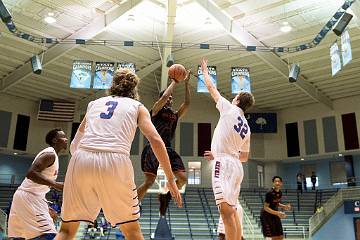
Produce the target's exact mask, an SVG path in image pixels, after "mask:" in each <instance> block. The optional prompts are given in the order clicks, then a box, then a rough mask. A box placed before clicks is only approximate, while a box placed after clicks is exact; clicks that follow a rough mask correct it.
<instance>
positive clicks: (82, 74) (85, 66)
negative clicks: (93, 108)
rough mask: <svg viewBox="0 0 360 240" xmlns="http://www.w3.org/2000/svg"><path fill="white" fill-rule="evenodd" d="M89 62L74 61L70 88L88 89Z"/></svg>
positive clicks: (89, 77)
mask: <svg viewBox="0 0 360 240" xmlns="http://www.w3.org/2000/svg"><path fill="white" fill-rule="evenodd" d="M91 67H92V62H91V61H82V60H75V61H74V62H73V67H72V73H71V79H70V88H90V84H91Z"/></svg>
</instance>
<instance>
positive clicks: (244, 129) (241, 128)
mask: <svg viewBox="0 0 360 240" xmlns="http://www.w3.org/2000/svg"><path fill="white" fill-rule="evenodd" d="M237 120H238V121H239V122H238V123H237V125H234V129H235V131H236V132H237V133H239V134H240V137H241V138H242V139H244V138H245V136H246V134H247V133H248V130H249V126H248V125H247V124H246V123H245V124H244V121H243V120H242V118H241V117H240V116H239V117H238V118H237Z"/></svg>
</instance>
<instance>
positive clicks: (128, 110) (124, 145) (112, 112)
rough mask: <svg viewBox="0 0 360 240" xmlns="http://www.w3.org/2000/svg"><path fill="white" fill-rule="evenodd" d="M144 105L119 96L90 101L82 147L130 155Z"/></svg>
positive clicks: (81, 142)
mask: <svg viewBox="0 0 360 240" xmlns="http://www.w3.org/2000/svg"><path fill="white" fill-rule="evenodd" d="M141 105H142V104H141V103H140V102H138V101H136V100H134V99H131V98H127V97H118V96H107V97H102V98H99V99H97V100H95V101H92V102H90V103H89V105H88V108H87V112H86V127H85V132H84V136H83V137H82V139H81V141H80V147H81V148H84V149H87V150H90V151H96V152H119V153H123V154H126V155H129V154H130V148H131V143H132V141H133V139H134V136H135V131H136V128H137V119H138V111H139V107H140V106H141Z"/></svg>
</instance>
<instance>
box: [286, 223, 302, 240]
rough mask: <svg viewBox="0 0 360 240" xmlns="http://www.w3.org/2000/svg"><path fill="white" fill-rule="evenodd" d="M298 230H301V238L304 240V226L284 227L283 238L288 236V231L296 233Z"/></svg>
mask: <svg viewBox="0 0 360 240" xmlns="http://www.w3.org/2000/svg"><path fill="white" fill-rule="evenodd" d="M299 229H301V233H302V238H303V239H306V230H305V226H286V227H284V233H285V236H286V235H287V234H288V232H289V230H290V231H298V230H299Z"/></svg>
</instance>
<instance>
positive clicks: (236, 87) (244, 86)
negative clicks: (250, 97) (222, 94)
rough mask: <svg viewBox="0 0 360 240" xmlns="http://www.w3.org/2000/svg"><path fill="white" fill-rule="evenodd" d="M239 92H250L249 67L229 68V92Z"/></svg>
mask: <svg viewBox="0 0 360 240" xmlns="http://www.w3.org/2000/svg"><path fill="white" fill-rule="evenodd" d="M239 92H249V93H251V82H250V73H249V68H246V67H232V68H231V93H232V94H238V93H239Z"/></svg>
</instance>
